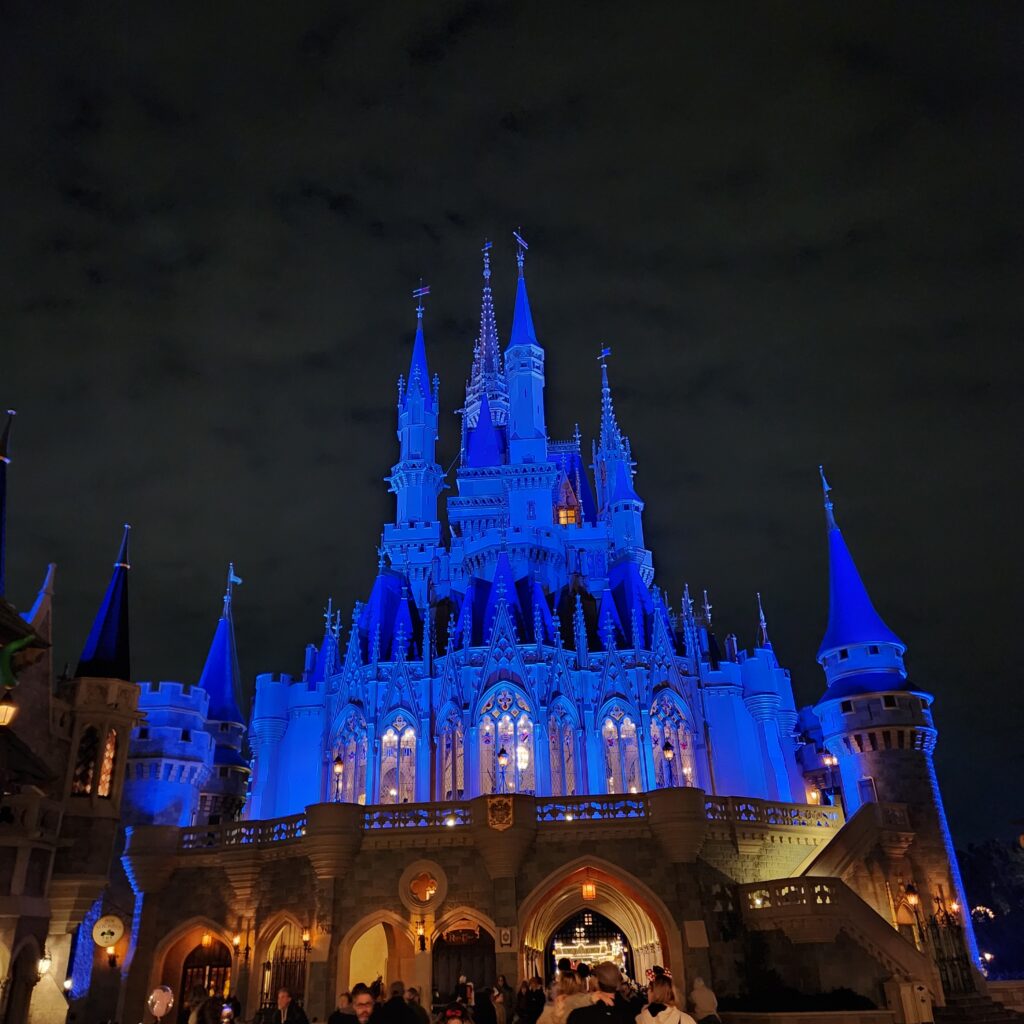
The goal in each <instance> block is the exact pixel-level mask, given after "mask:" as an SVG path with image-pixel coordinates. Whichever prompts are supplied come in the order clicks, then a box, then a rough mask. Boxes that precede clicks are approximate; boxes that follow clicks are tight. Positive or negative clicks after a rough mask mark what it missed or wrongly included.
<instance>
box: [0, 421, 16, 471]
mask: <svg viewBox="0 0 1024 1024" xmlns="http://www.w3.org/2000/svg"><path fill="white" fill-rule="evenodd" d="M17 415H18V414H17V413H16V412H15V411H14V410H13V409H8V410H7V422H6V423H5V424H4V429H3V433H0V462H2V463H4V465H6V464H7V463H9V462H10V461H11V424H12V423H14V417H15V416H17Z"/></svg>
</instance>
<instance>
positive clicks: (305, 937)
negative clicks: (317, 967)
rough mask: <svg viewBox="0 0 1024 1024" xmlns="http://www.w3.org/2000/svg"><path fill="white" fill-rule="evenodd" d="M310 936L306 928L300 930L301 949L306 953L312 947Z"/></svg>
mask: <svg viewBox="0 0 1024 1024" xmlns="http://www.w3.org/2000/svg"><path fill="white" fill-rule="evenodd" d="M312 938H313V937H312V936H311V935H310V934H309V929H308V928H303V929H302V948H303V949H304V950H305V951H306V952H307V953H308V952H309V949H310V946H312V945H313V941H312Z"/></svg>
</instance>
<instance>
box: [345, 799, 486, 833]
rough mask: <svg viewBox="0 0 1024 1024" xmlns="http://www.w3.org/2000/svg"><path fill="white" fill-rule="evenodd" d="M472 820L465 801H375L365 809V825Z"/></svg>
mask: <svg viewBox="0 0 1024 1024" xmlns="http://www.w3.org/2000/svg"><path fill="white" fill-rule="evenodd" d="M470 820H471V819H470V809H469V805H468V804H464V803H445V804H375V805H374V806H372V807H367V808H366V812H365V813H364V814H363V828H364V829H379V828H457V827H458V826H459V825H468V824H469V823H470Z"/></svg>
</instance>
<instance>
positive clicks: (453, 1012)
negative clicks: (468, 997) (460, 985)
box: [444, 1003, 466, 1020]
mask: <svg viewBox="0 0 1024 1024" xmlns="http://www.w3.org/2000/svg"><path fill="white" fill-rule="evenodd" d="M444 1016H445V1019H446V1020H465V1019H466V1009H465V1007H464V1006H463V1005H462V1004H461V1003H451V1004H449V1006H448V1008H447V1009H446V1010H445V1011H444Z"/></svg>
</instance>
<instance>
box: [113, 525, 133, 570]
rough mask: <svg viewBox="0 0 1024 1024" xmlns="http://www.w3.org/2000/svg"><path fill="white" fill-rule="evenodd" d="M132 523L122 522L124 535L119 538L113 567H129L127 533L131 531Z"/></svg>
mask: <svg viewBox="0 0 1024 1024" xmlns="http://www.w3.org/2000/svg"><path fill="white" fill-rule="evenodd" d="M131 529H132V524H131V523H125V524H124V536H123V537H122V538H121V548H120V550H119V551H118V552H117V561H116V562H115V563H114V568H115V569H130V568H131V563H130V562H129V561H128V534H129V533H131Z"/></svg>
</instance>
